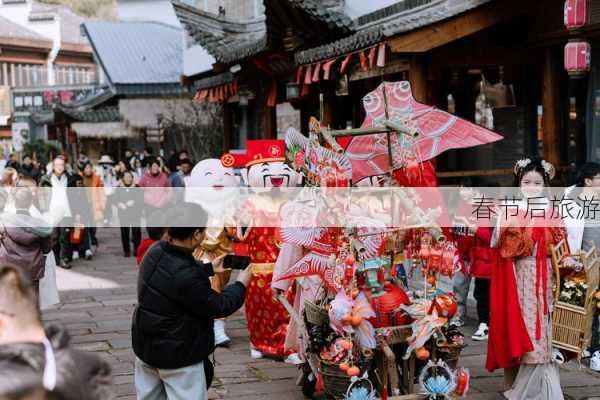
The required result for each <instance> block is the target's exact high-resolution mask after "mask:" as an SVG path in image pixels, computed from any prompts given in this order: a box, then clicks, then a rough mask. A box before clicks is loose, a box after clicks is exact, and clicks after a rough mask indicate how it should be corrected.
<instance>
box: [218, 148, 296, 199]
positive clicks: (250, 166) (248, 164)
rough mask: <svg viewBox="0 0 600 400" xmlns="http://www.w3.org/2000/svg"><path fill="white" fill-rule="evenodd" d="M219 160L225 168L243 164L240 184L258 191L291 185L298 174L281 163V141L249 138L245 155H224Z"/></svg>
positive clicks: (282, 156) (282, 160)
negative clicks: (242, 183)
mask: <svg viewBox="0 0 600 400" xmlns="http://www.w3.org/2000/svg"><path fill="white" fill-rule="evenodd" d="M221 161H222V163H223V165H225V166H229V167H234V166H238V167H241V166H243V167H244V168H243V169H242V170H241V173H242V178H243V179H244V183H245V184H246V185H248V186H250V187H252V188H253V190H254V191H256V192H259V193H260V192H263V191H265V192H266V191H270V190H272V189H274V188H280V189H282V188H288V187H295V186H297V185H298V183H299V182H300V174H298V173H297V172H296V171H294V169H292V168H291V167H290V166H289V165H288V164H286V162H285V143H284V141H283V140H249V141H248V142H247V152H246V154H225V155H224V156H223V157H221ZM261 188H265V189H264V190H261Z"/></svg>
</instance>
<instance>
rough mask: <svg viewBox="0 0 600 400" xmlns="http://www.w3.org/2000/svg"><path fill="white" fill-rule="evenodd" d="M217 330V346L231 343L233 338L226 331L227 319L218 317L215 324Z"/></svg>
mask: <svg viewBox="0 0 600 400" xmlns="http://www.w3.org/2000/svg"><path fill="white" fill-rule="evenodd" d="M213 329H214V332H215V346H217V347H219V346H223V347H225V346H228V345H229V343H231V339H230V338H229V336H227V334H226V333H225V320H222V319H216V320H215V324H214V328H213Z"/></svg>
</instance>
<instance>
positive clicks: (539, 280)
mask: <svg viewBox="0 0 600 400" xmlns="http://www.w3.org/2000/svg"><path fill="white" fill-rule="evenodd" d="M531 237H532V239H533V240H534V241H535V243H536V244H537V251H536V255H535V267H536V268H535V269H536V271H535V297H536V307H535V309H536V319H535V339H536V340H540V338H541V337H542V320H541V316H540V307H539V300H540V299H539V293H540V288H541V289H542V296H543V302H544V304H543V307H544V316H546V315H548V295H547V291H548V261H547V257H546V251H547V250H546V229H545V228H543V227H534V228H533V231H532V233H531Z"/></svg>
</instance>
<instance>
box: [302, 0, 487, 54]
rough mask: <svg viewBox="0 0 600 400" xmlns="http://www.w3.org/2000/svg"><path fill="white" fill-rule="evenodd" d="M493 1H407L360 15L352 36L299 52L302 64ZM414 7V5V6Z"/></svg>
mask: <svg viewBox="0 0 600 400" xmlns="http://www.w3.org/2000/svg"><path fill="white" fill-rule="evenodd" d="M490 1H492V0H405V1H404V2H398V3H396V4H394V5H392V6H389V7H386V8H384V9H381V10H378V11H375V12H373V13H370V14H367V15H365V16H362V17H360V18H359V19H358V20H359V21H361V22H362V24H361V26H360V27H359V28H358V29H359V31H358V32H357V33H355V34H353V35H351V36H348V37H346V38H343V39H340V40H338V41H335V42H332V43H328V44H326V45H322V46H319V47H315V48H312V49H308V50H304V51H300V52H298V53H296V55H295V59H296V62H297V63H298V64H308V63H312V62H316V61H320V60H325V59H328V58H331V57H337V56H340V55H343V54H346V53H348V52H351V51H354V50H360V49H361V48H365V47H368V46H370V45H372V44H374V43H377V42H378V41H380V40H381V39H383V38H385V37H392V36H394V35H397V34H399V33H402V32H408V31H410V30H413V29H417V28H421V27H424V26H427V25H431V24H434V23H436V22H440V21H443V20H445V19H448V18H451V17H453V16H455V15H458V14H461V13H463V12H466V11H468V10H471V9H474V8H476V7H479V6H481V5H483V4H485V3H488V2H490ZM411 6H412V7H411Z"/></svg>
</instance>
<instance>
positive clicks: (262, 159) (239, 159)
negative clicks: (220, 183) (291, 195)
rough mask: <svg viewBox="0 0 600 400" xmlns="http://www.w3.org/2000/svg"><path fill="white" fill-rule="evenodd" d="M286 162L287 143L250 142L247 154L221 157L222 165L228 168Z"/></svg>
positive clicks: (247, 143)
mask: <svg viewBox="0 0 600 400" xmlns="http://www.w3.org/2000/svg"><path fill="white" fill-rule="evenodd" d="M277 161H279V162H282V161H285V141H283V140H248V141H247V142H246V153H245V154H233V153H227V154H223V156H221V163H222V164H223V166H224V167H228V168H241V167H246V168H249V167H251V166H252V165H254V164H260V163H266V162H277Z"/></svg>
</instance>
